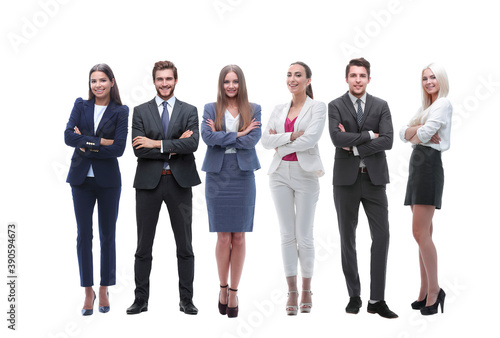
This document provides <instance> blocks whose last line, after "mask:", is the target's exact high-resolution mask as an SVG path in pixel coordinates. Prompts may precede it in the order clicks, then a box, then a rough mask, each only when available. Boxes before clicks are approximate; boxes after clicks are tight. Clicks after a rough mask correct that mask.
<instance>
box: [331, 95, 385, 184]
mask: <svg viewBox="0 0 500 338" xmlns="http://www.w3.org/2000/svg"><path fill="white" fill-rule="evenodd" d="M328 119H329V125H330V137H331V138H332V141H333V144H334V145H335V147H337V148H336V149H335V163H334V166H333V184H334V185H351V184H354V182H356V179H357V177H358V168H359V163H360V161H361V159H363V160H364V162H365V165H366V169H367V170H368V175H369V177H370V180H371V181H372V183H373V184H375V185H382V184H386V183H389V170H388V167H387V161H386V156H385V150H389V149H391V148H392V142H393V129H392V119H391V112H390V111H389V106H388V105H387V102H386V101H384V100H381V99H379V98H377V97H374V96H372V95H370V94H367V95H366V104H365V110H364V113H363V120H362V121H361V127H360V128H358V123H357V114H356V111H355V110H354V106H353V104H352V101H351V99H350V98H349V95H348V93H345V94H344V95H342V96H341V97H339V98H337V99H335V100H333V101H332V102H330V103H329V104H328ZM339 123H342V125H343V126H344V128H345V130H346V131H345V132H341V131H340V129H339V127H338V125H339ZM369 130H372V131H373V132H374V133H379V137H378V138H376V139H373V140H371V139H370V134H369V133H368V131H369ZM352 146H356V147H357V148H358V151H359V156H354V154H352V153H350V152H349V151H346V150H344V149H342V147H352Z"/></svg>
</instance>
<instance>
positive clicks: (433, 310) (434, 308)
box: [420, 289, 446, 316]
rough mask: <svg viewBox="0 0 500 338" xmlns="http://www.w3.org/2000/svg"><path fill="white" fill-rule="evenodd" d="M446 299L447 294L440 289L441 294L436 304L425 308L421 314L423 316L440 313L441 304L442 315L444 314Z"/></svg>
mask: <svg viewBox="0 0 500 338" xmlns="http://www.w3.org/2000/svg"><path fill="white" fill-rule="evenodd" d="M445 297H446V293H445V292H444V291H443V289H439V294H438V296H437V299H436V302H435V303H434V304H432V305H430V306H426V307H423V308H422V309H420V313H421V314H422V315H423V316H428V315H435V314H436V313H437V312H438V307H439V304H441V313H443V312H444V298H445Z"/></svg>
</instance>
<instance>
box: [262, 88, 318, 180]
mask: <svg viewBox="0 0 500 338" xmlns="http://www.w3.org/2000/svg"><path fill="white" fill-rule="evenodd" d="M290 105H291V102H288V103H285V104H281V105H278V106H276V107H275V108H274V110H273V112H272V114H271V117H270V118H269V122H268V123H267V126H266V128H265V130H263V131H262V139H261V143H262V145H263V146H264V148H266V149H276V152H275V154H274V158H273V161H272V162H271V166H270V167H269V171H268V174H269V175H270V174H272V173H273V172H275V171H276V169H278V167H279V165H280V163H281V159H282V158H283V156H286V155H288V154H291V153H296V154H297V159H298V161H299V165H300V167H301V168H302V169H303V170H305V171H309V172H313V171H314V172H316V173H317V175H318V177H321V176H323V175H324V174H325V169H324V168H323V163H322V162H321V158H320V156H319V148H318V141H319V139H320V138H321V134H322V133H323V129H324V127H325V121H326V105H325V104H324V103H323V102H319V101H315V100H313V99H311V98H310V97H309V96H308V97H307V98H306V102H305V103H304V106H303V107H302V109H301V111H300V113H299V115H298V116H297V120H296V121H295V125H294V130H295V131H303V132H304V134H303V135H302V136H300V137H298V138H297V139H295V140H294V141H293V142H292V141H290V136H291V134H292V133H291V132H288V133H285V121H286V118H287V116H288V111H289V110H290ZM270 129H274V130H276V134H270V133H269V130H270Z"/></svg>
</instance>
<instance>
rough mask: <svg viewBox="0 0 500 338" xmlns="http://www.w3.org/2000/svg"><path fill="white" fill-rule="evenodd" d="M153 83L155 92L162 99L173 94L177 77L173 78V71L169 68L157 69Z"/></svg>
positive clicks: (168, 97)
mask: <svg viewBox="0 0 500 338" xmlns="http://www.w3.org/2000/svg"><path fill="white" fill-rule="evenodd" d="M154 84H155V87H156V93H157V94H158V96H159V97H160V98H162V99H163V100H165V101H166V100H168V99H170V98H171V97H172V96H173V95H174V90H175V85H176V84H177V79H175V78H174V71H173V70H172V69H170V68H167V69H162V70H157V71H156V73H155V78H154Z"/></svg>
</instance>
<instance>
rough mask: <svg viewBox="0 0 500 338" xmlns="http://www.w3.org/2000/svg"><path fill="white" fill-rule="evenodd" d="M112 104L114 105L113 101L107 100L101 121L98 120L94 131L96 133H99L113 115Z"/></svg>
mask: <svg viewBox="0 0 500 338" xmlns="http://www.w3.org/2000/svg"><path fill="white" fill-rule="evenodd" d="M114 106H116V104H115V103H114V102H112V101H109V104H108V106H107V107H106V110H105V111H104V113H103V114H102V117H101V121H100V122H99V125H98V126H97V130H96V133H95V134H96V135H99V133H100V132H101V130H102V128H103V127H104V126H105V125H106V124H107V123H109V122H110V121H111V119H112V117H113V115H115V109H114Z"/></svg>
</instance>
